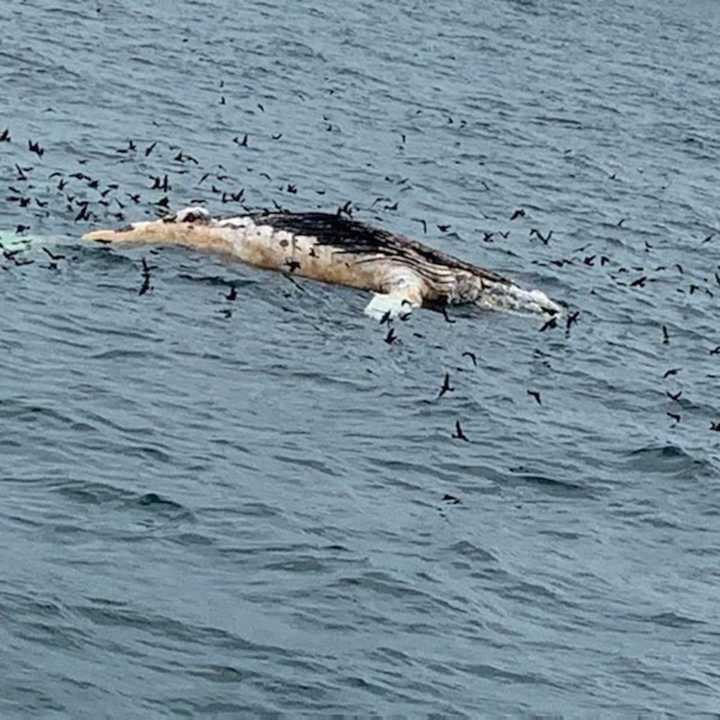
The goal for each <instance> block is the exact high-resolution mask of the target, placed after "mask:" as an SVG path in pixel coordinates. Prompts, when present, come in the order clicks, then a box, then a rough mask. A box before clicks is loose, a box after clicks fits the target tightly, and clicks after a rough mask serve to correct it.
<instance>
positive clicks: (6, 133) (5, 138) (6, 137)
mask: <svg viewBox="0 0 720 720" xmlns="http://www.w3.org/2000/svg"><path fill="white" fill-rule="evenodd" d="M10 140H12V138H11V137H10V128H5V129H4V130H3V131H2V135H0V142H10Z"/></svg>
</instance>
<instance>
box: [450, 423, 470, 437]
mask: <svg viewBox="0 0 720 720" xmlns="http://www.w3.org/2000/svg"><path fill="white" fill-rule="evenodd" d="M452 437H453V438H454V439H455V440H464V441H465V442H470V438H468V436H467V435H466V434H465V433H464V432H463V429H462V427H461V426H460V421H459V420H456V421H455V432H454V433H453V435H452Z"/></svg>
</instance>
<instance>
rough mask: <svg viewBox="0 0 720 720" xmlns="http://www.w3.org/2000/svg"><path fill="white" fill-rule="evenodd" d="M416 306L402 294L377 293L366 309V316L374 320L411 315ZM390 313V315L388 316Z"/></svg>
mask: <svg viewBox="0 0 720 720" xmlns="http://www.w3.org/2000/svg"><path fill="white" fill-rule="evenodd" d="M414 307H415V306H414V305H413V304H412V303H411V302H410V300H408V298H407V297H406V296H405V295H404V294H401V293H375V294H374V295H373V298H372V300H371V301H370V302H369V303H368V304H367V306H366V307H365V314H366V315H368V316H369V317H371V318H373V320H382V319H383V318H388V319H389V318H396V317H400V316H401V315H403V316H405V315H409V314H410V313H411V312H412V311H413V308H414ZM388 313H390V314H389V315H388Z"/></svg>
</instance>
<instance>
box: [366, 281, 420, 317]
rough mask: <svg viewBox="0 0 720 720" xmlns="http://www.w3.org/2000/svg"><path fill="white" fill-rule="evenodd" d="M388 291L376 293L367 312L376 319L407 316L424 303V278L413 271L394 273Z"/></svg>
mask: <svg viewBox="0 0 720 720" xmlns="http://www.w3.org/2000/svg"><path fill="white" fill-rule="evenodd" d="M387 290H388V291H387V292H386V293H376V294H375V295H373V299H372V300H371V301H370V302H369V303H368V305H367V307H366V308H365V314H366V315H369V316H370V317H371V318H375V319H376V320H385V319H390V318H396V317H405V316H407V315H409V314H410V313H411V312H412V311H413V310H414V309H415V308H419V307H420V306H421V305H422V304H423V294H422V293H423V283H422V280H421V279H420V278H419V277H418V276H417V275H416V274H415V273H413V272H412V271H410V272H406V271H401V272H397V273H394V274H393V276H392V277H391V278H390V279H389V281H388V284H387Z"/></svg>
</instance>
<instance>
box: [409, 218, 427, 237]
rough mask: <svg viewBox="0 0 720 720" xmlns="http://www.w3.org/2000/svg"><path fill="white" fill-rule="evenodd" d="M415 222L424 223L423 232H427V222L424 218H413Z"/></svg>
mask: <svg viewBox="0 0 720 720" xmlns="http://www.w3.org/2000/svg"><path fill="white" fill-rule="evenodd" d="M412 219H413V220H414V221H415V222H419V223H420V224H421V225H422V228H423V233H427V223H426V222H425V220H423V219H422V218H412Z"/></svg>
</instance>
